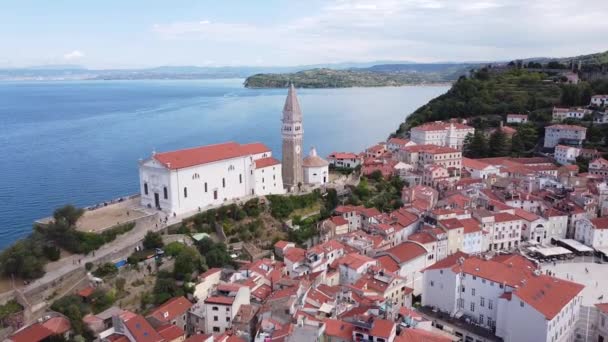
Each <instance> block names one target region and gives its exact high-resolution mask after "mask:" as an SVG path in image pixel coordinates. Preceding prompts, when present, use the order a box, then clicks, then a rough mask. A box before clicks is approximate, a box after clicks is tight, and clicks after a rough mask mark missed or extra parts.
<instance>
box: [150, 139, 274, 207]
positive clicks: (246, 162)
mask: <svg viewBox="0 0 608 342" xmlns="http://www.w3.org/2000/svg"><path fill="white" fill-rule="evenodd" d="M139 182H140V193H141V204H142V205H144V206H148V207H150V208H157V209H160V210H162V211H164V212H166V213H169V214H172V213H173V214H182V213H185V212H189V211H195V210H197V209H199V208H206V207H208V206H212V205H220V204H222V203H224V202H225V201H228V200H233V199H238V198H243V197H246V196H262V195H268V194H281V193H284V190H283V180H282V178H281V163H280V162H279V161H278V160H276V159H274V158H273V157H272V152H271V151H270V149H269V148H268V147H266V146H265V145H264V144H261V143H252V144H246V145H240V144H238V143H235V142H228V143H223V144H217V145H208V146H201V147H195V148H190V149H185V150H178V151H172V152H164V153H155V154H153V155H152V157H150V158H149V159H146V160H144V161H141V162H140V163H139Z"/></svg>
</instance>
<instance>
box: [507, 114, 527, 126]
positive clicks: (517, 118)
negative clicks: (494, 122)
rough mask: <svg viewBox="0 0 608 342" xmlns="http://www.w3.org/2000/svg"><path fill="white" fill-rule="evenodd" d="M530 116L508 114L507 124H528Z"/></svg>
mask: <svg viewBox="0 0 608 342" xmlns="http://www.w3.org/2000/svg"><path fill="white" fill-rule="evenodd" d="M526 122H528V116H527V115H526V114H507V123H518V124H519V123H526Z"/></svg>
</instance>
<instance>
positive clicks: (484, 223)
mask: <svg viewBox="0 0 608 342" xmlns="http://www.w3.org/2000/svg"><path fill="white" fill-rule="evenodd" d="M473 215H475V216H476V218H477V219H478V220H479V221H480V222H481V227H482V229H483V230H484V231H486V232H488V237H487V238H488V244H489V245H488V249H489V250H491V251H496V250H508V249H512V248H515V247H517V246H518V245H519V242H520V239H521V227H522V220H521V218H520V217H518V216H515V215H513V214H510V213H475V212H474V213H473Z"/></svg>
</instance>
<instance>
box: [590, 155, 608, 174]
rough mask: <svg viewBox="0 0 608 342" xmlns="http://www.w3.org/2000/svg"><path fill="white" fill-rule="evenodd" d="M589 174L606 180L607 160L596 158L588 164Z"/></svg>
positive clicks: (607, 172)
mask: <svg viewBox="0 0 608 342" xmlns="http://www.w3.org/2000/svg"><path fill="white" fill-rule="evenodd" d="M589 173H590V174H592V175H597V176H603V177H604V178H608V160H606V159H604V158H597V159H594V160H592V161H591V162H590V163H589Z"/></svg>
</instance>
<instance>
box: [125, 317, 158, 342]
mask: <svg viewBox="0 0 608 342" xmlns="http://www.w3.org/2000/svg"><path fill="white" fill-rule="evenodd" d="M125 326H126V327H127V329H129V332H130V333H131V335H133V337H134V338H135V340H136V341H137V342H163V341H164V339H163V338H162V337H161V336H160V334H159V333H158V332H156V330H154V328H152V326H151V325H150V323H148V321H146V319H145V318H143V317H142V316H141V315H133V316H132V317H130V318H129V319H128V320H126V321H125Z"/></svg>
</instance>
